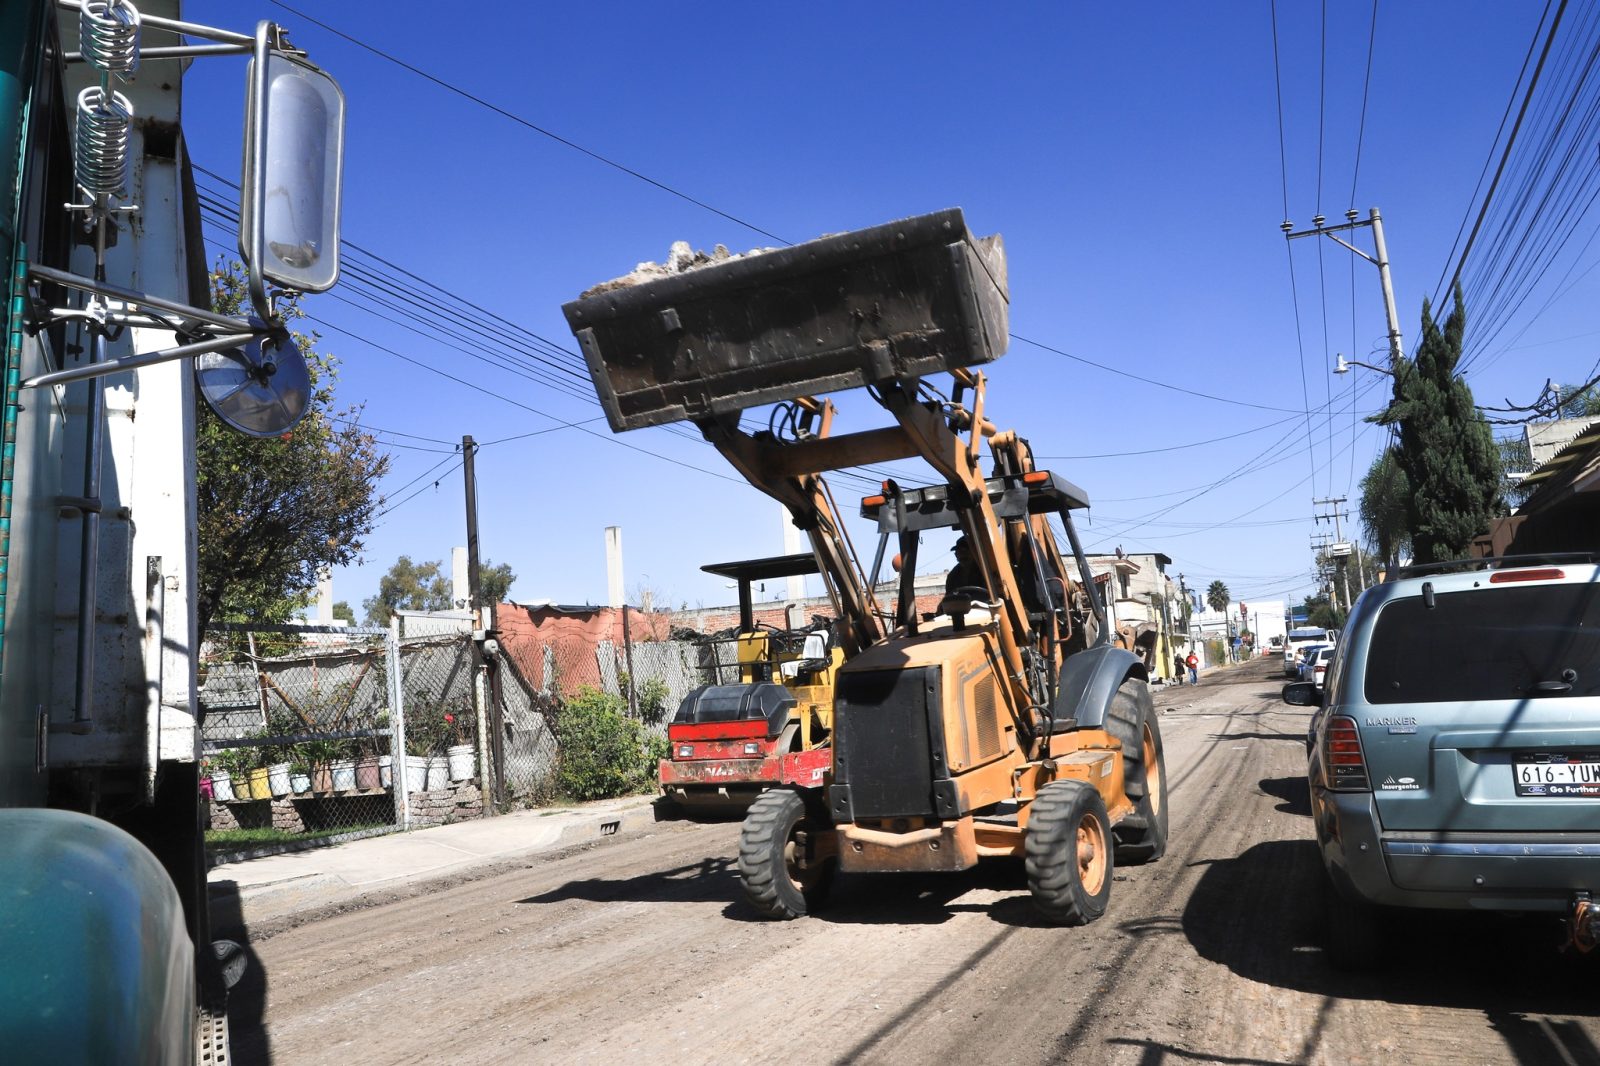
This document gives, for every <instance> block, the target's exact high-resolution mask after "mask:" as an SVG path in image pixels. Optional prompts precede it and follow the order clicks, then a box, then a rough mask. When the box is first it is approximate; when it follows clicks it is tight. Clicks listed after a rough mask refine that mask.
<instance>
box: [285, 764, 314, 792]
mask: <svg viewBox="0 0 1600 1066" xmlns="http://www.w3.org/2000/svg"><path fill="white" fill-rule="evenodd" d="M289 788H290V790H291V791H293V792H294V794H295V795H296V796H304V795H305V794H306V793H307V792H310V791H311V764H310V763H308V762H306V761H305V760H304V759H296V760H295V761H294V762H292V763H290V764H289Z"/></svg>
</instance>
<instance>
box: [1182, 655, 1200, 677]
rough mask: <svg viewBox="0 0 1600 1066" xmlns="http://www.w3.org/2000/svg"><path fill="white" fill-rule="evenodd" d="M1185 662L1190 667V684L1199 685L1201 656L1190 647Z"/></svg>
mask: <svg viewBox="0 0 1600 1066" xmlns="http://www.w3.org/2000/svg"><path fill="white" fill-rule="evenodd" d="M1184 663H1185V665H1187V666H1188V667H1189V684H1191V685H1198V684H1199V683H1200V656H1198V655H1196V654H1195V653H1194V651H1193V649H1190V651H1189V657H1188V658H1187V659H1185V660H1184Z"/></svg>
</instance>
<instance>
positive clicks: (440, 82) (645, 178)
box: [271, 0, 789, 244]
mask: <svg viewBox="0 0 1600 1066" xmlns="http://www.w3.org/2000/svg"><path fill="white" fill-rule="evenodd" d="M271 2H272V3H273V4H275V5H276V6H278V7H281V8H283V9H284V10H285V11H287V12H289V13H290V14H292V15H294V16H295V17H296V18H301V19H304V20H305V21H307V22H309V23H311V24H312V25H315V26H321V27H322V28H323V29H325V30H327V31H328V32H329V33H331V34H333V35H334V36H335V37H340V38H343V39H344V40H346V41H349V42H350V43H351V44H353V45H355V46H356V47H357V48H361V49H364V50H365V51H367V52H370V53H372V54H373V55H375V56H377V57H378V58H379V59H383V60H386V61H388V62H390V63H393V64H394V65H395V66H397V67H400V68H401V69H403V70H407V71H410V72H411V73H412V74H415V75H416V76H417V77H419V78H422V79H423V80H424V81H428V82H432V83H433V84H434V85H437V86H438V87H439V88H441V89H444V90H445V91H447V92H452V93H455V94H456V95H457V96H460V97H462V98H463V99H466V100H470V101H472V102H473V103H475V104H477V105H478V106H479V107H484V108H487V109H488V110H490V111H493V112H494V113H495V114H497V115H499V116H501V117H502V118H506V119H510V120H511V121H512V122H515V123H516V124H517V125H519V126H523V127H525V128H527V129H530V130H532V131H533V132H534V133H537V134H539V135H541V136H544V137H548V138H550V139H551V140H552V141H555V142H556V143H557V144H561V145H564V146H565V147H567V148H571V149H572V150H573V151H575V152H581V153H583V154H584V155H586V156H588V157H589V158H590V159H593V160H595V161H596V162H599V163H604V164H605V165H606V166H608V167H611V168H613V169H615V170H620V171H621V172H622V173H624V174H627V175H628V176H630V177H634V178H638V179H639V180H640V181H642V182H645V183H647V184H649V185H653V186H655V187H656V188H657V189H660V190H661V191H662V192H665V193H669V194H671V195H673V196H676V197H677V198H678V199H680V200H684V201H686V202H688V203H691V204H693V205H694V206H696V207H699V208H703V209H705V210H707V211H710V212H711V213H712V214H714V215H718V216H720V217H722V218H725V219H727V220H728V221H729V222H732V223H734V224H735V225H738V226H743V227H744V228H745V229H747V230H750V231H752V232H754V233H759V234H761V235H762V236H763V237H770V238H771V239H772V240H775V241H778V242H779V243H780V244H788V243H789V242H788V241H787V240H785V239H784V238H782V237H780V236H778V235H777V234H776V233H773V232H771V231H770V230H765V229H762V228H761V227H760V226H757V225H756V224H755V223H753V222H746V221H745V220H744V219H742V218H739V217H738V216H737V215H731V214H729V213H728V212H726V211H724V210H722V209H721V208H718V207H713V206H711V205H710V204H708V203H706V202H705V201H704V200H697V199H695V198H694V197H693V196H690V195H689V194H688V193H686V192H684V191H683V190H681V189H675V188H673V187H672V186H671V185H668V184H667V183H666V182H663V181H657V180H656V179H655V178H652V177H650V176H649V175H648V174H642V173H640V172H639V171H637V170H634V169H633V168H632V167H629V166H626V165H624V164H622V163H619V162H617V161H616V160H615V159H610V158H607V157H606V156H603V155H601V154H600V153H599V152H596V151H594V150H593V149H591V148H585V147H584V146H583V145H581V144H579V143H577V142H576V141H573V140H569V139H567V138H566V137H563V136H561V135H560V134H559V133H556V132H554V131H553V130H548V129H545V128H544V127H543V126H540V125H538V124H536V123H534V122H531V121H529V120H528V119H526V118H523V117H522V116H521V115H518V114H516V113H515V112H512V111H507V110H506V109H505V108H503V107H501V106H500V105H498V104H494V103H490V102H489V101H488V100H485V99H484V98H483V97H481V96H477V95H475V94H474V93H471V92H468V91H467V90H466V89H463V88H461V87H460V86H458V85H453V84H451V83H450V82H448V81H445V80H444V79H443V78H441V77H438V76H437V75H434V74H429V73H428V72H427V71H425V70H423V69H422V68H420V67H415V66H412V65H411V64H410V63H407V62H406V61H405V60H403V59H400V58H399V57H397V56H393V55H390V54H389V53H388V52H385V51H383V50H382V49H380V48H375V47H374V46H372V45H370V44H368V43H367V42H365V41H363V40H361V39H360V38H358V37H354V36H351V35H350V34H348V33H345V32H344V31H343V30H339V29H335V28H334V27H332V26H330V25H328V24H327V23H326V22H323V21H322V20H321V19H317V18H313V17H312V16H310V15H308V14H306V13H305V12H304V11H301V10H299V9H297V8H293V7H290V6H289V5H288V4H286V3H283V0H271Z"/></svg>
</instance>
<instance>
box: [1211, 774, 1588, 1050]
mask: <svg viewBox="0 0 1600 1066" xmlns="http://www.w3.org/2000/svg"><path fill="white" fill-rule="evenodd" d="M1292 780H1294V779H1290V778H1286V779H1282V781H1281V782H1280V781H1273V780H1268V781H1263V782H1262V789H1263V791H1268V792H1269V793H1270V794H1273V795H1277V794H1278V793H1277V792H1276V791H1274V790H1276V789H1279V788H1281V790H1282V792H1283V793H1284V795H1283V797H1282V798H1284V799H1285V801H1286V803H1288V804H1290V805H1291V806H1295V805H1297V804H1298V803H1300V802H1301V801H1300V799H1299V798H1298V797H1295V796H1293V795H1292V794H1291V793H1292V787H1291V785H1290V784H1289V782H1291V781H1292ZM1269 786H1270V787H1269ZM1297 813H1304V810H1303V809H1301V810H1299V811H1297ZM1325 884H1326V877H1325V875H1324V874H1323V872H1322V863H1321V859H1320V858H1319V856H1318V854H1317V846H1316V844H1315V843H1313V842H1312V841H1311V840H1276V841H1269V842H1267V843H1262V844H1257V845H1256V846H1254V847H1252V848H1250V849H1249V850H1248V851H1246V852H1244V853H1243V854H1242V855H1240V856H1238V857H1237V858H1233V859H1223V860H1220V861H1217V862H1213V863H1210V864H1209V865H1208V866H1207V867H1206V869H1205V872H1204V873H1203V874H1202V875H1201V878H1200V882H1199V883H1198V885H1197V886H1196V887H1195V891H1194V894H1193V895H1192V896H1191V897H1190V899H1189V903H1188V905H1187V906H1186V907H1185V908H1184V912H1183V932H1184V935H1185V936H1186V937H1188V939H1189V941H1190V943H1191V944H1192V945H1193V946H1194V948H1195V950H1196V951H1197V952H1198V953H1199V954H1200V955H1201V956H1203V957H1204V958H1207V959H1210V960H1212V961H1213V962H1217V963H1220V964H1222V965H1225V966H1227V967H1228V968H1229V969H1230V970H1232V971H1233V972H1234V973H1236V974H1238V975H1239V976H1241V977H1244V978H1246V979H1248V980H1251V981H1258V982H1261V983H1264V984H1269V985H1274V986H1276V987H1279V988H1287V989H1294V990H1296V991H1300V992H1307V993H1311V994H1313V995H1319V996H1330V997H1340V998H1347V999H1368V1000H1386V1001H1389V1002H1392V1003H1410V1004H1416V1005H1419V1006H1433V1007H1446V1008H1458V1009H1466V1010H1475V1011H1481V1012H1483V1013H1484V1014H1485V1015H1486V1016H1487V1017H1488V1018H1489V1019H1490V1020H1491V1021H1492V1022H1493V1024H1494V1025H1495V1027H1496V1028H1497V1029H1498V1030H1499V1031H1500V1032H1501V1033H1502V1034H1503V1035H1504V1036H1505V1040H1506V1045H1507V1047H1508V1048H1509V1049H1510V1050H1511V1051H1512V1053H1513V1055H1515V1056H1516V1061H1518V1062H1523V1063H1548V1062H1600V1049H1596V1047H1595V1046H1594V1044H1593V1042H1592V1041H1591V1038H1590V1037H1589V1036H1588V1034H1587V1033H1586V1032H1584V1031H1583V1030H1582V1029H1581V1028H1580V1027H1579V1026H1577V1025H1575V1024H1573V1023H1571V1022H1569V1021H1567V1022H1564V1021H1552V1020H1551V1019H1549V1018H1543V1017H1540V1016H1541V1015H1577V1016H1580V1017H1596V1016H1600V998H1597V997H1596V996H1595V994H1594V988H1595V986H1596V984H1597V982H1600V960H1596V959H1595V958H1592V957H1582V956H1578V955H1576V954H1572V953H1565V954H1563V953H1560V952H1558V951H1557V945H1558V944H1559V943H1560V942H1561V939H1562V924H1561V922H1560V921H1559V920H1557V919H1555V918H1553V917H1507V916H1502V915H1492V914H1476V913H1465V912H1460V911H1454V912H1443V911H1406V912H1403V913H1402V917H1401V920H1400V921H1397V922H1396V923H1395V925H1394V930H1393V935H1392V936H1391V937H1390V938H1389V940H1388V944H1389V951H1388V955H1387V957H1386V959H1385V960H1384V964H1383V968H1382V970H1381V972H1375V973H1370V974H1348V973H1343V972H1340V971H1338V970H1335V969H1333V968H1332V967H1331V966H1330V965H1329V964H1328V963H1327V961H1326V960H1325V958H1324V956H1323V946H1324V933H1323V928H1322V921H1321V914H1322V905H1323V899H1324V897H1323V891H1324V886H1325Z"/></svg>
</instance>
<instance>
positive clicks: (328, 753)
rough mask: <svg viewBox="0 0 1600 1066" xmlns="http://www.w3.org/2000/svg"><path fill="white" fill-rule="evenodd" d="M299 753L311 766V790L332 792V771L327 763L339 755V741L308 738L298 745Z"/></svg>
mask: <svg viewBox="0 0 1600 1066" xmlns="http://www.w3.org/2000/svg"><path fill="white" fill-rule="evenodd" d="M300 754H301V757H302V758H304V759H305V761H306V764H307V765H308V766H310V768H311V791H313V792H332V791H333V771H332V770H330V769H329V765H330V764H331V763H332V762H333V760H335V759H337V758H338V757H339V742H338V741H336V740H308V741H306V742H305V743H304V744H301V745H300Z"/></svg>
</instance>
